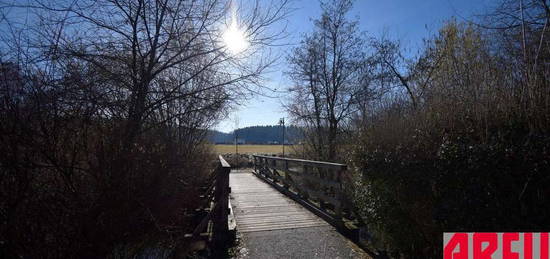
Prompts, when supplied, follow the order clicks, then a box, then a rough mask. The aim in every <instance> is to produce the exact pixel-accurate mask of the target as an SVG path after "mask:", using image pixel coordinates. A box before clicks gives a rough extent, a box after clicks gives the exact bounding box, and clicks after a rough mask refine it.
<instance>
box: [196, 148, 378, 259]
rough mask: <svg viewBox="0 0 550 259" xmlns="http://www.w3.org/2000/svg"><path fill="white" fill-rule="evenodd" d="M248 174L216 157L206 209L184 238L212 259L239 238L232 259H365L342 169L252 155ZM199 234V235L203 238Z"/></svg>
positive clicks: (344, 172) (358, 226) (319, 163)
mask: <svg viewBox="0 0 550 259" xmlns="http://www.w3.org/2000/svg"><path fill="white" fill-rule="evenodd" d="M252 159H253V161H254V168H253V169H252V168H248V169H233V170H231V169H230V167H229V164H228V163H227V162H225V160H224V159H223V158H222V157H221V156H220V166H219V167H218V169H217V171H216V179H215V181H214V183H213V184H212V186H211V187H210V188H209V191H210V193H211V195H210V196H211V197H212V199H211V205H210V207H211V209H210V210H209V213H208V214H207V216H205V217H204V219H203V220H202V221H201V223H200V224H199V226H198V227H197V228H196V229H195V232H194V233H193V234H192V235H189V236H188V238H195V239H198V238H201V237H202V238H203V239H204V237H207V239H206V240H207V241H208V242H206V243H207V244H209V245H210V246H211V247H213V248H214V249H212V250H213V251H214V252H213V254H212V255H213V257H214V258H217V257H222V256H224V257H227V256H229V255H228V254H224V255H222V254H220V253H219V252H218V253H216V250H218V251H219V250H220V249H219V248H220V247H222V246H223V244H226V243H227V240H228V239H231V238H233V237H234V235H235V233H236V236H237V237H238V242H237V246H236V248H233V252H232V253H231V256H233V257H236V258H371V257H375V256H376V254H374V253H372V252H370V251H368V250H366V249H361V248H360V247H359V246H358V244H359V245H361V244H362V243H361V242H360V240H361V238H360V237H361V235H360V233H361V231H359V230H360V227H361V224H360V222H358V219H357V218H356V217H355V216H354V211H353V209H352V208H351V204H350V203H349V202H348V199H347V197H348V194H347V193H346V189H345V188H344V185H343V183H344V182H345V181H346V177H347V174H346V172H347V171H346V166H345V165H342V164H335V163H327V162H318V161H309V160H300V159H288V158H279V157H273V156H252ZM204 232H206V233H204Z"/></svg>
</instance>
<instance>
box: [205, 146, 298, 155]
mask: <svg viewBox="0 0 550 259" xmlns="http://www.w3.org/2000/svg"><path fill="white" fill-rule="evenodd" d="M297 147H298V145H286V146H285V153H286V154H292V153H294V152H295V148H297ZM214 149H215V150H216V153H217V154H227V153H235V145H225V144H219V145H214ZM282 152H283V146H281V145H239V153H240V154H279V153H282Z"/></svg>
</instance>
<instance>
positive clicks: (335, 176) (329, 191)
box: [253, 155, 353, 231]
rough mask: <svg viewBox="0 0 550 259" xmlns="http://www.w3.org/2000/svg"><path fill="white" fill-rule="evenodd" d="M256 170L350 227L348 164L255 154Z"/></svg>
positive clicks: (333, 220) (341, 225)
mask: <svg viewBox="0 0 550 259" xmlns="http://www.w3.org/2000/svg"><path fill="white" fill-rule="evenodd" d="M253 159H254V173H255V174H256V175H257V176H258V177H260V178H262V179H264V180H265V181H266V182H268V183H270V184H271V185H273V186H274V187H275V188H277V189H278V190H279V191H281V192H282V193H284V194H286V195H287V196H289V197H291V198H293V199H294V200H296V201H297V202H299V203H300V204H302V205H303V206H305V207H306V208H308V209H310V210H312V211H313V212H314V213H315V214H317V215H318V216H320V217H322V218H323V219H325V220H326V221H328V222H329V223H331V224H332V225H334V226H335V227H337V228H340V230H342V231H347V230H349V228H347V227H346V226H345V224H344V223H345V221H351V220H352V218H353V215H352V211H353V210H352V208H351V204H350V203H349V202H348V199H346V193H345V189H344V185H343V183H344V178H345V177H346V172H347V171H346V170H347V167H346V165H343V164H336V163H328V162H319V161H310V160H301V159H290V158H280V157H273V156H259V155H254V156H253Z"/></svg>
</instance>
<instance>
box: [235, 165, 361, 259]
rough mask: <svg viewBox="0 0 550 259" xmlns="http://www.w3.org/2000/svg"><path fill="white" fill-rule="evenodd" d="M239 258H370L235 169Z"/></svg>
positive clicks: (247, 172) (298, 207)
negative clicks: (239, 239)
mask: <svg viewBox="0 0 550 259" xmlns="http://www.w3.org/2000/svg"><path fill="white" fill-rule="evenodd" d="M229 184H230V186H231V196H230V198H231V205H232V208H233V212H234V214H235V218H236V221H237V231H238V232H239V233H240V236H241V243H240V245H239V248H238V252H237V255H236V256H237V258H370V257H368V256H367V254H366V253H364V252H363V251H362V250H361V249H360V248H359V247H357V246H356V245H355V244H354V243H353V242H351V241H349V240H347V239H346V238H345V237H344V236H342V235H341V234H340V233H338V232H337V231H336V230H335V229H334V228H333V227H332V226H330V225H329V224H328V223H326V222H325V221H323V219H321V218H319V217H317V216H316V215H315V214H313V213H312V212H310V211H308V210H307V209H305V208H304V207H302V206H301V205H300V204H298V203H296V202H295V201H293V200H291V199H290V198H288V197H286V196H285V195H284V194H282V193H280V192H279V191H277V190H276V189H275V188H273V187H272V186H270V185H268V184H266V183H265V182H263V181H262V180H260V179H259V178H257V177H256V176H254V175H253V174H252V169H242V170H232V171H231V174H230V178H229Z"/></svg>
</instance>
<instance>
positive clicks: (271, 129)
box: [208, 125, 303, 144]
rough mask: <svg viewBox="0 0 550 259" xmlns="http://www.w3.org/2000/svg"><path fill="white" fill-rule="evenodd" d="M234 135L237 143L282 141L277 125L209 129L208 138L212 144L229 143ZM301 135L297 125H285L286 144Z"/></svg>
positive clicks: (273, 142) (281, 132)
mask: <svg viewBox="0 0 550 259" xmlns="http://www.w3.org/2000/svg"><path fill="white" fill-rule="evenodd" d="M235 133H236V134H235ZM235 135H236V138H237V139H238V140H239V143H242V144H245V143H246V144H281V143H282V141H283V127H282V126H279V125H274V126H272V125H269V126H252V127H245V128H241V129H237V130H235V131H232V132H229V133H225V132H220V131H216V130H211V131H210V132H209V134H208V140H209V141H210V142H211V143H214V144H230V143H235ZM302 135H303V133H302V129H301V128H299V127H296V126H286V127H285V143H286V144H295V143H298V142H300V140H301V139H302V137H301V136H302Z"/></svg>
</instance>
